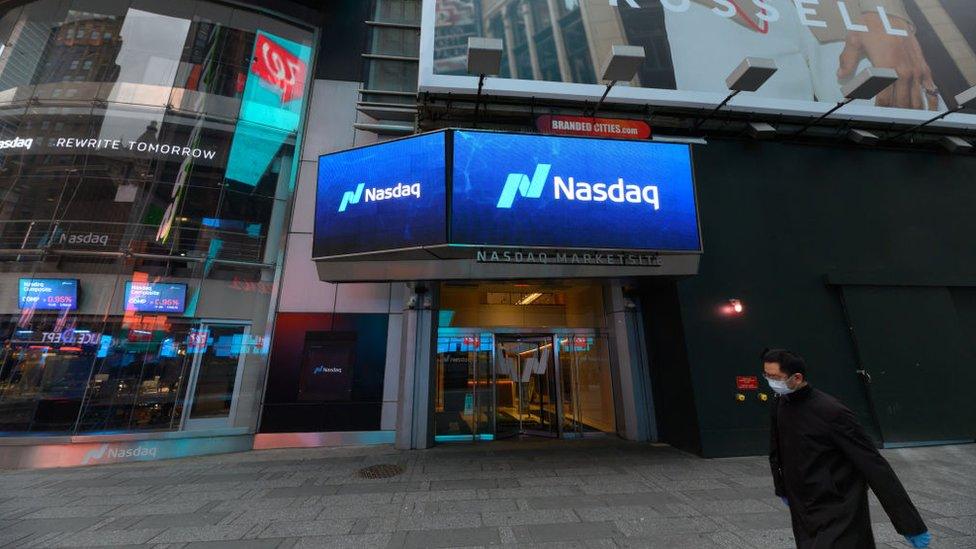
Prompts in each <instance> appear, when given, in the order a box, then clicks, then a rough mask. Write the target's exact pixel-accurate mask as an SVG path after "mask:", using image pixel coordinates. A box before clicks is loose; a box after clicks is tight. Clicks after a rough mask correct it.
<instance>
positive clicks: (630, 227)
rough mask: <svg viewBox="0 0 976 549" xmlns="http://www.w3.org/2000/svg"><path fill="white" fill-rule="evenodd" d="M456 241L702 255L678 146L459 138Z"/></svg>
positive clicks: (684, 152) (687, 158)
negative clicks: (699, 252)
mask: <svg viewBox="0 0 976 549" xmlns="http://www.w3.org/2000/svg"><path fill="white" fill-rule="evenodd" d="M453 166H454V173H453V183H452V194H451V243H452V244H466V245H487V246H506V247H553V248H590V249H625V250H653V251H669V252H698V251H700V250H701V242H700V239H699V234H698V217H697V210H696V208H695V191H694V185H693V182H692V172H691V151H690V147H689V146H688V145H684V144H677V143H647V142H637V141H616V140H610V139H585V138H576V137H546V136H539V135H525V134H506V133H493V132H477V131H464V130H458V131H455V132H454V162H453Z"/></svg>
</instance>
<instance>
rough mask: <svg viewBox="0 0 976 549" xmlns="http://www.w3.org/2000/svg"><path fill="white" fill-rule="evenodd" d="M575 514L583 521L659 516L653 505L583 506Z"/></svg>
mask: <svg viewBox="0 0 976 549" xmlns="http://www.w3.org/2000/svg"><path fill="white" fill-rule="evenodd" d="M576 515H577V516H579V518H580V519H582V520H584V521H589V522H592V521H596V522H599V521H605V520H634V519H638V520H639V519H642V518H643V519H646V518H658V517H660V516H661V514H659V513H658V512H657V511H655V510H654V508H653V507H583V508H581V509H576Z"/></svg>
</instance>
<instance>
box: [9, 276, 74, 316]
mask: <svg viewBox="0 0 976 549" xmlns="http://www.w3.org/2000/svg"><path fill="white" fill-rule="evenodd" d="M18 303H19V306H20V308H21V309H34V310H35V311H65V310H67V311H73V310H75V309H77V308H78V281H77V280H75V279H65V278H21V279H20V284H19V293H18Z"/></svg>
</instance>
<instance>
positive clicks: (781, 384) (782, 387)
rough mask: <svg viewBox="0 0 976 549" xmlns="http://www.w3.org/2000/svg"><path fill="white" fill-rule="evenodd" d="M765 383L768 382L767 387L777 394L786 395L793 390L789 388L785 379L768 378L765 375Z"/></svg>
mask: <svg viewBox="0 0 976 549" xmlns="http://www.w3.org/2000/svg"><path fill="white" fill-rule="evenodd" d="M766 383H768V384H769V388H770V389H772V390H773V392H774V393H776V394H777V395H788V394H790V393H792V392H793V391H794V389H790V387H789V385H787V384H786V381H785V380H783V381H780V380H778V379H769V378H768V377H767V378H766Z"/></svg>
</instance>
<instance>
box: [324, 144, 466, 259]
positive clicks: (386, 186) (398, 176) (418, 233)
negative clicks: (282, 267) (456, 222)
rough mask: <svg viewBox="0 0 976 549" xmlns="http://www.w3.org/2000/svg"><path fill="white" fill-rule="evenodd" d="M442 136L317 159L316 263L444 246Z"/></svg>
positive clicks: (329, 155)
mask: <svg viewBox="0 0 976 549" xmlns="http://www.w3.org/2000/svg"><path fill="white" fill-rule="evenodd" d="M445 177H446V167H445V162H444V133H443V132H438V133H432V134H428V135H422V136H418V137H413V138H409V139H401V140H399V141H391V142H388V143H381V144H379V145H373V146H370V147H364V148H361V149H353V150H349V151H343V152H338V153H334V154H328V155H325V156H321V157H319V180H318V191H317V194H316V203H315V238H314V244H313V255H314V256H315V257H325V256H332V255H340V254H348V253H355V252H364V251H376V250H391V249H398V248H411V247H415V246H428V245H432V244H443V243H445V241H446V238H447V221H446V214H445V203H444V200H445V190H444V188H445Z"/></svg>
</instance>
